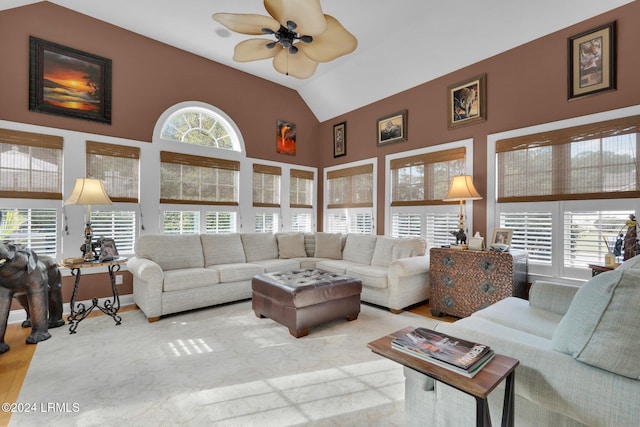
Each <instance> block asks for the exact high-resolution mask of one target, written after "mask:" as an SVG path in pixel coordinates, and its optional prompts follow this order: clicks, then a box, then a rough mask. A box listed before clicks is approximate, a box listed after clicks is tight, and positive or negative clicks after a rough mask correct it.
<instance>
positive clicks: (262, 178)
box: [253, 164, 282, 208]
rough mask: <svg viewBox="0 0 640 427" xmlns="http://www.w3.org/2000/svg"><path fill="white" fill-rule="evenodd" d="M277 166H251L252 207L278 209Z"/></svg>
mask: <svg viewBox="0 0 640 427" xmlns="http://www.w3.org/2000/svg"><path fill="white" fill-rule="evenodd" d="M281 176H282V168H280V167H278V166H267V165H259V164H254V165H253V206H257V207H263V208H264V207H266V208H279V207H280V177H281Z"/></svg>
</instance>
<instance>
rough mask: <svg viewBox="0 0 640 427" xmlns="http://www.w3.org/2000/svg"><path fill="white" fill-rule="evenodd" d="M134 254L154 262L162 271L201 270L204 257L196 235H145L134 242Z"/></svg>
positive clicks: (198, 237)
mask: <svg viewBox="0 0 640 427" xmlns="http://www.w3.org/2000/svg"><path fill="white" fill-rule="evenodd" d="M135 254H136V256H138V257H140V258H146V259H150V260H152V261H154V262H156V263H157V264H158V265H159V266H160V267H161V268H162V270H163V271H168V270H176V269H179V268H198V267H199V268H202V267H204V256H203V254H202V244H201V243H200V236H198V235H166V234H162V235H147V236H140V237H139V238H138V240H136V244H135Z"/></svg>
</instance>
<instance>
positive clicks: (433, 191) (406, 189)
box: [390, 147, 466, 206]
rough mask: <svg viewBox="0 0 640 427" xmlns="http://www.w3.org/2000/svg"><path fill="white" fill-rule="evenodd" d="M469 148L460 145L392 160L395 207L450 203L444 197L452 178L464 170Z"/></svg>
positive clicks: (392, 192) (393, 200)
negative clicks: (444, 200)
mask: <svg viewBox="0 0 640 427" xmlns="http://www.w3.org/2000/svg"><path fill="white" fill-rule="evenodd" d="M465 156H466V148H465V147H459V148H453V149H450V150H442V151H436V152H431V153H424V154H420V155H417V156H410V157H403V158H400V159H394V160H392V161H391V164H390V166H391V188H392V190H391V206H424V205H442V204H448V202H443V201H442V199H443V198H444V197H445V196H446V194H447V191H448V190H449V184H450V183H451V179H452V178H453V177H454V176H456V175H459V174H461V173H462V172H463V171H464V166H465V165H464V163H465Z"/></svg>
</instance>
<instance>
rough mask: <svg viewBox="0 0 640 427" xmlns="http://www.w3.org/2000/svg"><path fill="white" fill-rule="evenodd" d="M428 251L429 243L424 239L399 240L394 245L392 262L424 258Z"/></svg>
mask: <svg viewBox="0 0 640 427" xmlns="http://www.w3.org/2000/svg"><path fill="white" fill-rule="evenodd" d="M426 250H427V242H426V241H425V240H424V239H399V240H398V242H397V243H396V244H395V245H393V251H392V252H391V258H392V259H391V260H392V261H395V260H397V259H400V258H409V257H413V256H422V255H424V254H425V252H426Z"/></svg>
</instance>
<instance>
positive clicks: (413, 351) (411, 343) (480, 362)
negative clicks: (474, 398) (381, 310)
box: [391, 328, 494, 377]
mask: <svg viewBox="0 0 640 427" xmlns="http://www.w3.org/2000/svg"><path fill="white" fill-rule="evenodd" d="M391 346H392V347H393V348H395V349H396V350H399V351H402V352H404V353H407V354H410V355H412V356H415V357H418V358H421V359H423V360H426V361H428V362H431V363H433V364H435V365H438V366H441V367H443V368H447V369H449V370H451V371H454V372H457V373H459V374H462V375H465V376H467V377H473V376H474V375H475V374H476V373H477V372H478V371H479V370H480V369H481V368H482V367H483V366H484V365H486V364H487V363H488V362H489V360H491V359H492V358H493V356H494V353H493V350H491V348H490V347H489V346H488V345H484V344H480V343H476V342H472V341H467V340H463V339H461V338H457V337H453V336H451V335H447V334H444V333H442V332H437V331H434V330H431V329H427V328H416V329H414V330H413V331H411V332H409V333H407V334H405V335H403V336H401V337H398V338H395V339H394V340H393V341H392V343H391Z"/></svg>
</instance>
